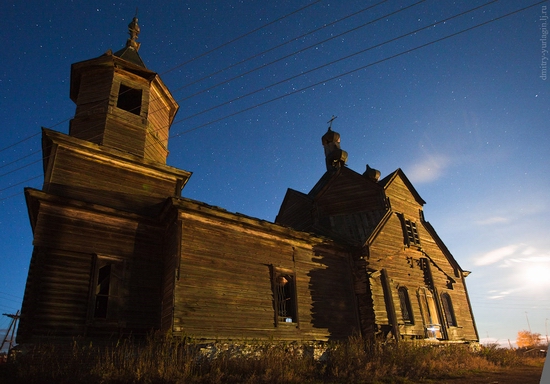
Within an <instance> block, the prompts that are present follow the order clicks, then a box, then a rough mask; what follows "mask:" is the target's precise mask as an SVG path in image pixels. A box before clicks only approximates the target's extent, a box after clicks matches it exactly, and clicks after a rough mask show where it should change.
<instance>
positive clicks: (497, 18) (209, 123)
mask: <svg viewBox="0 0 550 384" xmlns="http://www.w3.org/2000/svg"><path fill="white" fill-rule="evenodd" d="M545 1H547V0H543V1H539V2H537V3H534V4H531V5H529V6H526V7H523V8H520V9H517V10H515V11H512V12H509V13H507V14H504V15H502V16H499V17H495V18H492V19H491V20H488V21H485V22H482V23H479V24H477V25H474V26H472V27H469V28H466V29H463V30H461V31H458V32H455V33H452V34H450V35H447V36H444V37H441V38H439V39H436V40H433V41H430V42H427V43H424V44H421V45H418V46H416V47H414V48H411V49H408V50H406V51H403V52H400V53H397V54H394V55H391V56H389V57H386V58H384V59H381V60H378V61H375V62H373V63H370V64H367V65H364V66H361V67H359V68H356V69H353V70H350V71H347V72H344V73H341V74H338V75H336V76H333V77H331V78H328V79H325V80H322V81H319V82H317V83H315V84H311V85H308V86H306V87H303V88H300V89H297V90H294V91H292V92H289V93H286V94H284V95H281V96H278V97H275V98H272V99H270V100H267V101H264V102H262V103H258V104H255V105H253V106H250V107H247V108H245V109H242V110H240V111H237V112H234V113H231V114H228V115H225V116H223V117H220V118H217V119H215V120H212V121H209V122H207V123H204V124H201V125H199V126H197V127H194V128H191V129H188V130H185V131H183V132H180V133H178V134H175V135H172V136H170V138H175V137H179V136H182V135H184V134H186V133H189V132H192V131H195V130H198V129H201V128H204V127H206V126H209V125H212V124H214V123H217V122H219V121H222V120H225V119H227V118H229V117H233V116H236V115H238V114H241V113H244V112H247V111H250V110H252V109H255V108H258V107H260V106H263V105H266V104H269V103H271V102H274V101H277V100H280V99H282V98H284V97H287V96H290V95H293V94H296V93H299V92H303V91H305V90H307V89H310V88H313V87H316V86H318V85H322V84H324V83H327V82H330V81H332V80H335V79H338V78H341V77H345V76H347V75H350V74H352V73H355V72H358V71H361V70H364V69H366V68H369V67H371V66H374V65H376V64H380V63H383V62H385V61H388V60H391V59H393V58H396V57H399V56H402V55H405V54H408V53H410V52H413V51H416V50H418V49H421V48H424V47H426V46H429V45H432V44H435V43H438V42H440V41H443V40H446V39H449V38H452V37H455V36H457V35H460V34H462V33H465V32H468V31H471V30H473V29H476V28H479V27H482V26H484V25H487V24H489V23H492V22H495V21H497V20H501V19H503V18H505V17H509V16H511V15H514V14H516V13H519V12H522V11H524V10H526V9H529V8H532V7H534V6H536V5H539V4H542V3H544V2H545ZM478 8H479V7H478ZM432 25H433V24H432ZM425 28H426V27H424V28H423V29H425ZM409 34H410V33H409ZM409 34H407V36H408V35H409ZM394 40H395V39H394ZM40 176H41V175H39V176H36V177H33V178H31V179H28V180H26V181H29V180H33V179H35V178H38V177H40ZM26 181H23V182H22V183H24V182H26ZM22 183H19V184H22ZM17 185H18V184H17ZM14 186H15V185H14ZM11 187H13V186H11ZM11 187H8V188H4V189H1V190H0V192H1V191H3V190H6V189H9V188H11ZM10 197H12V196H10ZM7 198H9V197H7ZM7 198H4V199H0V201H2V200H5V199H7Z"/></svg>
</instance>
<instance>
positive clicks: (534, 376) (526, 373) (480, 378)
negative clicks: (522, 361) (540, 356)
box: [438, 366, 542, 384]
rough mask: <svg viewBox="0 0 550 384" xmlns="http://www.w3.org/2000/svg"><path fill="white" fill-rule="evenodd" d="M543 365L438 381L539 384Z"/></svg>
mask: <svg viewBox="0 0 550 384" xmlns="http://www.w3.org/2000/svg"><path fill="white" fill-rule="evenodd" d="M541 375H542V366H540V367H534V366H523V367H518V368H514V369H502V370H500V371H495V372H482V373H476V374H471V375H468V376H465V377H460V378H455V379H445V380H441V381H438V383H446V384H539V383H540V377H541Z"/></svg>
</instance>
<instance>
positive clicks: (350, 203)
mask: <svg viewBox="0 0 550 384" xmlns="http://www.w3.org/2000/svg"><path fill="white" fill-rule="evenodd" d="M344 196H345V198H343V197H344ZM314 199H315V202H316V205H317V207H318V210H319V211H321V212H322V215H326V216H332V215H342V214H348V213H355V212H361V211H372V210H378V209H384V208H385V199H384V194H383V189H382V187H380V186H379V185H378V184H376V183H375V182H373V181H371V180H369V179H368V178H366V177H364V176H362V175H359V174H358V173H356V172H354V171H352V170H349V169H348V168H341V169H340V170H339V171H338V173H336V174H335V176H334V177H333V178H332V179H331V180H330V182H329V183H328V184H327V187H325V188H324V189H323V190H322V191H321V192H320V193H319V194H318V195H317V196H315V197H314Z"/></svg>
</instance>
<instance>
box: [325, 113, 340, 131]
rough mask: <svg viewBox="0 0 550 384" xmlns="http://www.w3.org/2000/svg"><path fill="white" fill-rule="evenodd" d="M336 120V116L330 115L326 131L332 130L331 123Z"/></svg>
mask: <svg viewBox="0 0 550 384" xmlns="http://www.w3.org/2000/svg"><path fill="white" fill-rule="evenodd" d="M337 118H338V116H334V115H332V117H331V118H330V120H329V121H327V124H328V125H329V126H328V129H329V130H331V129H332V122H333V121H334V120H336V119H337Z"/></svg>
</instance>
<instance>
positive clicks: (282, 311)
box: [274, 274, 297, 323]
mask: <svg viewBox="0 0 550 384" xmlns="http://www.w3.org/2000/svg"><path fill="white" fill-rule="evenodd" d="M274 288H275V289H274V291H275V306H276V308H277V322H282V323H296V322H297V318H296V286H295V281H294V276H291V275H288V274H279V275H277V276H276V277H275V287H274Z"/></svg>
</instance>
